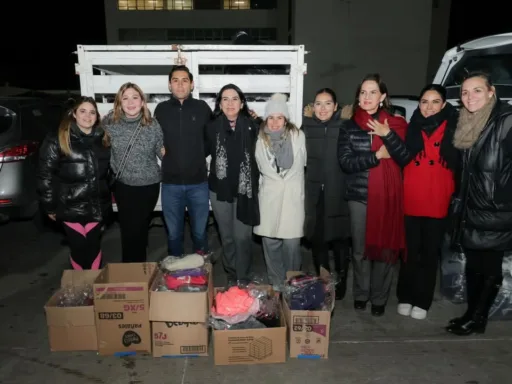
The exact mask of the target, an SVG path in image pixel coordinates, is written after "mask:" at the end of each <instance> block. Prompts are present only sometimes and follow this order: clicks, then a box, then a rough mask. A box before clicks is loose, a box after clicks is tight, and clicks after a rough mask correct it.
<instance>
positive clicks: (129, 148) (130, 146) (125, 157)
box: [114, 121, 142, 180]
mask: <svg viewBox="0 0 512 384" xmlns="http://www.w3.org/2000/svg"><path fill="white" fill-rule="evenodd" d="M141 129H142V128H141V124H140V121H139V124H138V125H137V128H136V129H135V132H133V135H132V137H131V138H130V141H129V142H128V146H127V147H126V151H125V152H124V154H123V158H122V160H121V164H120V165H119V170H118V171H117V173H116V174H115V176H114V180H119V178H120V177H121V175H122V174H123V171H124V169H125V168H126V163H127V162H128V157H129V156H130V153H131V152H132V149H133V144H135V140H136V138H137V136H138V135H139V132H140V131H141Z"/></svg>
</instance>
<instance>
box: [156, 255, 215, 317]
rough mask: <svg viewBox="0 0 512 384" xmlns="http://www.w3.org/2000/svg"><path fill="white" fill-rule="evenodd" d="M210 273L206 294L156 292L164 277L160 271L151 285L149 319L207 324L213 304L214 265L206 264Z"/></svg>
mask: <svg viewBox="0 0 512 384" xmlns="http://www.w3.org/2000/svg"><path fill="white" fill-rule="evenodd" d="M205 268H206V269H207V271H208V290H207V291H206V292H173V291H156V289H157V287H158V286H159V285H160V283H161V280H162V278H163V276H164V272H163V271H160V270H159V271H158V272H156V274H155V278H154V280H153V282H152V284H151V291H150V309H149V319H150V320H151V321H164V322H165V321H171V322H180V323H205V322H206V321H207V320H208V318H207V316H208V315H209V313H210V305H211V304H210V303H212V302H213V278H212V265H211V264H205Z"/></svg>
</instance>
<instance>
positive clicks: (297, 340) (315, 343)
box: [282, 268, 335, 359]
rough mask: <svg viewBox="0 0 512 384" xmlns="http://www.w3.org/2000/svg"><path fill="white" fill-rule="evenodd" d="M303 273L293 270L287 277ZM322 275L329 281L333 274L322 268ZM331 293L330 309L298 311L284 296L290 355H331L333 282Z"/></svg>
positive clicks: (304, 356) (321, 356) (326, 356)
mask: <svg viewBox="0 0 512 384" xmlns="http://www.w3.org/2000/svg"><path fill="white" fill-rule="evenodd" d="M301 274H303V272H295V271H293V272H292V271H291V272H288V273H287V274H286V277H287V279H290V278H291V277H294V276H298V275H301ZM320 276H321V277H322V278H323V279H324V280H325V281H329V280H330V279H331V275H330V274H329V272H328V271H327V270H325V269H324V268H321V270H320ZM331 288H332V289H331V292H330V294H331V295H332V298H333V300H332V304H331V307H330V308H329V310H324V311H322V310H320V311H297V310H292V309H290V307H289V305H288V303H287V302H286V300H285V298H284V296H283V300H282V302H283V308H284V313H285V317H286V323H287V325H288V342H289V345H290V357H296V358H303V359H320V358H323V359H327V358H328V356H329V336H330V329H331V314H332V311H333V310H334V303H335V300H334V298H335V292H334V284H332V287H331Z"/></svg>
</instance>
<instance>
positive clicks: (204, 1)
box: [194, 0, 222, 9]
mask: <svg viewBox="0 0 512 384" xmlns="http://www.w3.org/2000/svg"><path fill="white" fill-rule="evenodd" d="M221 8H222V7H221V2H220V1H219V0H194V9H221Z"/></svg>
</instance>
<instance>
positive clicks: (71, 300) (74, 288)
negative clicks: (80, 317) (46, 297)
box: [57, 284, 94, 307]
mask: <svg viewBox="0 0 512 384" xmlns="http://www.w3.org/2000/svg"><path fill="white" fill-rule="evenodd" d="M93 304H94V299H93V290H92V284H83V285H71V284H70V285H66V286H64V287H63V288H62V289H61V291H60V292H59V296H58V298H57V307H86V306H89V305H93Z"/></svg>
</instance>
